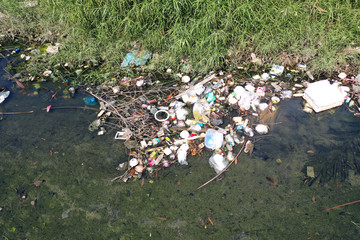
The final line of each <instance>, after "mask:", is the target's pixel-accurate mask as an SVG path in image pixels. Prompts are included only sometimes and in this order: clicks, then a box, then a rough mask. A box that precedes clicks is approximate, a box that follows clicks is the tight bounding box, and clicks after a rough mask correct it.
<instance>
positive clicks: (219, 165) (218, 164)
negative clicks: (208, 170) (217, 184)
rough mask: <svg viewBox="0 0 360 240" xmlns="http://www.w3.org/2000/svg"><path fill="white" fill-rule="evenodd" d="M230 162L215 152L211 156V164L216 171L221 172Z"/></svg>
mask: <svg viewBox="0 0 360 240" xmlns="http://www.w3.org/2000/svg"><path fill="white" fill-rule="evenodd" d="M228 163H229V162H228V161H227V160H226V159H225V158H224V157H223V156H222V155H220V154H214V155H212V156H211V157H210V158H209V164H210V166H211V167H213V168H214V170H215V172H216V173H219V172H221V171H222V170H223V169H224V168H225V167H226V166H227V165H228Z"/></svg>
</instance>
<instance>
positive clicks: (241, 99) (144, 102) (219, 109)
mask: <svg viewBox="0 0 360 240" xmlns="http://www.w3.org/2000/svg"><path fill="white" fill-rule="evenodd" d="M283 71H284V67H282V66H277V65H274V66H273V67H272V69H271V70H270V71H269V72H266V73H263V74H261V75H255V76H253V77H252V78H251V79H244V78H236V77H233V76H232V74H231V73H229V74H227V75H225V74H224V73H223V72H219V73H218V74H211V75H207V76H205V77H204V78H202V77H197V78H195V79H191V78H190V77H189V76H183V75H181V74H178V75H177V76H178V78H179V81H178V82H175V83H173V85H172V86H171V87H164V86H162V87H160V88H157V87H156V84H155V85H153V83H154V82H153V81H152V80H150V84H149V79H148V80H145V79H141V78H140V79H139V78H137V79H129V80H128V81H127V82H128V84H127V85H126V89H129V88H131V87H132V88H133V89H132V90H131V89H130V90H129V91H128V92H126V93H125V91H124V90H122V89H125V88H123V86H122V85H121V84H122V83H120V84H118V85H115V86H107V90H108V92H107V93H109V91H110V92H111V94H110V95H109V94H106V91H104V88H101V87H100V89H101V90H99V88H98V89H97V90H96V89H88V92H89V93H90V94H91V95H92V96H93V97H95V98H96V99H97V100H98V101H99V102H100V105H101V112H100V113H99V115H98V117H99V119H97V120H95V121H94V122H95V127H94V126H92V128H93V129H92V130H95V129H98V128H100V127H101V126H105V125H108V126H112V127H116V128H118V129H121V131H118V132H117V133H116V135H115V138H116V139H121V140H125V145H126V146H127V147H128V148H129V149H130V153H129V160H128V162H127V163H121V164H119V167H118V170H125V173H124V174H123V175H121V176H119V177H116V178H114V179H113V180H116V179H121V180H123V181H124V182H126V181H127V180H128V179H130V178H141V177H143V176H144V175H145V174H149V175H152V174H154V173H156V174H157V171H158V170H159V169H163V168H167V167H169V166H170V165H172V164H181V165H187V164H188V161H187V159H188V156H189V155H191V156H199V155H201V153H202V151H203V150H204V149H205V148H206V149H208V150H211V151H213V154H212V156H211V157H210V159H209V164H210V166H211V167H213V168H214V170H215V172H216V173H221V171H222V170H224V169H225V168H226V167H227V166H228V165H229V163H231V162H233V161H236V157H235V156H236V154H234V152H235V149H236V148H237V149H239V147H237V145H242V146H243V148H242V149H244V152H245V153H249V154H251V153H252V150H253V147H254V142H255V141H256V138H257V137H258V136H260V135H263V134H267V133H268V132H269V130H270V128H271V126H272V124H274V123H275V116H276V110H277V104H278V103H279V102H280V101H282V100H286V99H290V98H292V97H303V98H304V99H305V100H306V103H305V104H304V111H306V112H309V113H311V112H312V111H313V110H315V111H316V112H319V111H323V110H326V109H330V108H333V107H336V106H339V105H341V104H343V102H344V100H345V101H346V102H347V104H348V107H349V108H353V110H354V111H356V113H358V112H359V111H360V108H359V107H358V106H359V104H360V100H359V88H360V75H359V76H357V77H352V78H346V77H343V78H342V79H341V78H339V81H336V80H323V81H317V82H313V83H309V82H308V81H313V80H314V79H311V77H312V75H311V74H310V73H309V72H308V73H307V74H305V72H304V69H303V66H299V67H298V69H296V70H294V71H292V74H294V75H295V74H298V75H300V74H301V76H302V77H301V78H298V79H295V81H294V82H292V83H290V82H284V81H281V80H280V79H279V77H280V76H281V75H282V74H283ZM304 76H307V77H304ZM303 79H306V80H308V81H304V80H303ZM139 81H140V82H139ZM351 84H352V85H351ZM349 86H350V87H349ZM150 89H157V90H156V91H155V92H156V93H157V94H158V95H157V96H156V98H154V99H149V97H150V95H146V94H147V93H149V92H151V93H152V94H154V91H152V90H150ZM160 89H162V91H163V93H165V95H164V94H162V96H161V94H159V93H160ZM351 89H352V90H351ZM99 91H102V92H101V93H99ZM130 92H131V93H132V94H133V95H132V96H131V98H130V97H129V96H128V95H127V94H129V93H130ZM124 96H125V99H127V102H124V101H120V100H118V99H124ZM165 96H166V97H165ZM125 106H128V108H126V110H124V108H125ZM129 106H130V108H129ZM355 115H356V114H355ZM111 119H112V120H114V119H117V122H116V124H115V123H110V122H111ZM92 124H93V123H92ZM93 125H94V124H93ZM139 129H142V131H140V130H139ZM104 130H105V129H104V128H103V127H102V128H101V129H100V131H99V133H98V134H99V135H101V134H103V133H104ZM100 133H101V134H100Z"/></svg>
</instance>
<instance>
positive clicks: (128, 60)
mask: <svg viewBox="0 0 360 240" xmlns="http://www.w3.org/2000/svg"><path fill="white" fill-rule="evenodd" d="M151 55H152V53H151V52H149V51H143V52H140V53H138V50H134V51H132V52H129V53H128V54H126V55H125V57H124V60H123V62H122V63H121V67H122V68H126V67H128V66H130V65H135V66H143V65H145V64H146V62H147V61H148V60H149V59H150V58H151Z"/></svg>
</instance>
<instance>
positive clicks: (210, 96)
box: [206, 92, 216, 103]
mask: <svg viewBox="0 0 360 240" xmlns="http://www.w3.org/2000/svg"><path fill="white" fill-rule="evenodd" d="M215 100H216V97H215V93H214V92H209V93H208V94H207V95H206V101H208V103H211V102H213V101H215Z"/></svg>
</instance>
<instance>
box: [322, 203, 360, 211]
mask: <svg viewBox="0 0 360 240" xmlns="http://www.w3.org/2000/svg"><path fill="white" fill-rule="evenodd" d="M358 202H360V200H357V201H354V202H349V203H344V204H341V205H338V206H335V207H331V208H327V209H324V210H322V211H323V212H325V211H328V210H331V209H335V208H338V207H343V206H347V205H351V204H354V203H358Z"/></svg>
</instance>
